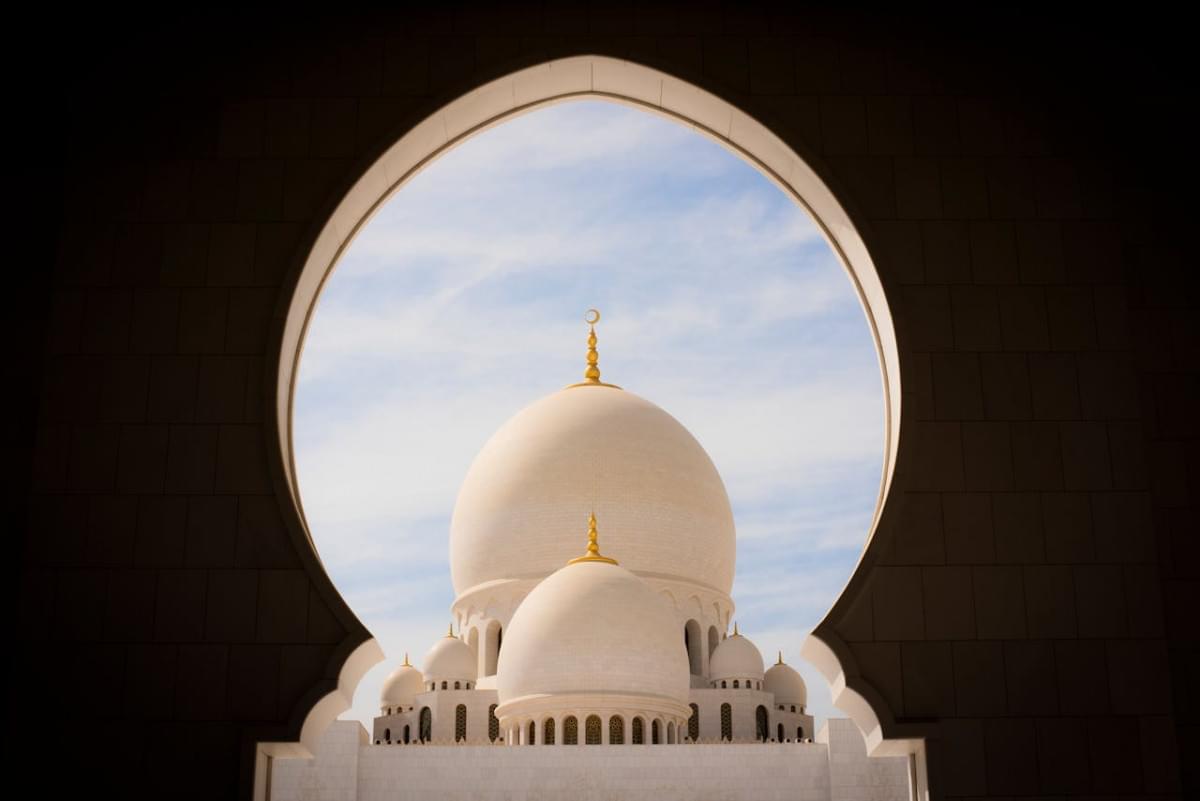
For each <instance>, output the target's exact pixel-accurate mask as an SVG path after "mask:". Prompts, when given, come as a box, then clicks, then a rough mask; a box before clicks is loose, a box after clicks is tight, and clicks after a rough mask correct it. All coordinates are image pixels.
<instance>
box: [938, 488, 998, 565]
mask: <svg viewBox="0 0 1200 801" xmlns="http://www.w3.org/2000/svg"><path fill="white" fill-rule="evenodd" d="M942 508H943V509H944V513H943V516H944V520H945V539H946V561H947V562H949V563H950V564H988V563H990V562H992V560H994V559H995V558H996V544H995V538H994V528H993V524H992V499H991V496H989V495H986V494H984V493H947V494H946V495H944V496H943V497H942Z"/></svg>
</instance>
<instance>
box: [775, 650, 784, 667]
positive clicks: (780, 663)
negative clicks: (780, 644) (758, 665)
mask: <svg viewBox="0 0 1200 801" xmlns="http://www.w3.org/2000/svg"><path fill="white" fill-rule="evenodd" d="M775 664H777V665H782V664H783V651H780V652H779V661H778V662H776V663H775Z"/></svg>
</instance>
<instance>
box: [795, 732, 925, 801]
mask: <svg viewBox="0 0 1200 801" xmlns="http://www.w3.org/2000/svg"><path fill="white" fill-rule="evenodd" d="M816 741H817V742H818V743H824V744H826V745H828V746H829V786H830V790H831V792H832V798H833V801H901V800H902V799H907V798H910V797H911V792H910V789H909V761H910V757H906V756H903V757H869V756H867V745H866V743H865V742H864V741H863V737H862V734H861V733H860V732H859V730H858V727H857V726H856V725H855V724H854V721H852V720H848V719H846V718H832V719H830V720H827V721H826V722H825V725H824V726H822V727H821V730H820V731H819V732H817V736H816Z"/></svg>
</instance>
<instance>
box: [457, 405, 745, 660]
mask: <svg viewBox="0 0 1200 801" xmlns="http://www.w3.org/2000/svg"><path fill="white" fill-rule="evenodd" d="M589 509H595V511H596V512H597V513H598V514H600V516H601V517H602V518H603V519H604V528H605V535H604V538H605V549H606V550H608V551H611V552H612V553H614V554H616V555H617V556H618V557H619V559H620V561H621V565H622V566H623V567H624V568H627V569H628V570H630V571H633V572H634V573H637V574H638V575H640V576H643V577H646V578H667V579H677V580H682V581H687V582H691V583H695V584H700V585H703V586H705V587H708V588H711V589H713V590H716V591H717V592H720V593H723V594H725V595H728V594H729V591H730V589H731V588H732V585H733V572H734V557H735V544H734V526H733V513H732V511H731V510H730V506H729V497H728V496H727V495H726V492H725V485H724V484H723V483H722V481H721V477H720V475H718V473H717V470H716V467H714V466H713V463H712V460H711V459H709V457H708V454H707V453H705V451H704V449H703V448H702V447H700V443H699V442H697V441H696V438H695V437H693V436H692V435H691V433H689V432H688V430H687V429H686V428H684V427H683V426H682V425H681V424H680V423H679V421H677V420H676V419H675V418H674V417H672V416H671V415H669V414H667V413H666V412H665V411H663V410H662V409H660V408H659V407H658V406H656V405H654V404H653V403H651V402H649V401H647V400H645V399H643V398H640V397H638V396H637V395H635V394H633V393H632V392H626V391H624V390H621V389H617V388H616V387H611V386H607V385H587V386H575V387H568V388H567V389H563V390H560V391H558V392H555V393H554V394H552V395H549V396H547V397H545V398H542V399H541V400H539V401H537V402H535V403H533V404H532V405H530V406H528V407H526V408H525V409H524V410H522V411H521V412H518V413H517V414H516V416H514V417H513V418H512V419H510V420H509V421H508V422H507V423H505V424H504V425H503V426H502V427H501V428H500V429H499V430H498V431H497V432H496V433H495V434H494V435H493V436H492V438H491V439H490V440H488V442H487V444H486V445H484V447H483V449H482V450H481V451H480V453H479V455H478V456H476V457H475V461H474V462H473V463H472V465H471V468H470V470H469V471H468V473H467V477H466V479H465V480H464V482H463V485H462V488H461V490H460V491H459V494H458V500H457V502H456V504H455V507H454V517H453V520H452V522H451V524H450V571H451V576H452V578H453V580H454V590H455V592H456V593H457V594H458V595H460V596H461V595H462V594H463V593H465V592H467V591H468V590H470V589H471V588H473V587H477V586H479V585H481V584H483V583H484V582H489V581H495V580H502V579H527V578H535V579H536V578H542V577H545V576H548V575H550V574H551V573H553V572H554V571H555V570H557V569H559V568H560V567H561V566H562V565H563V564H564V563H565V562H566V561H567V560H568V559H569V558H570V557H572V556H574V555H575V554H576V553H577V552H578V548H579V543H578V539H577V534H576V532H577V531H578V525H579V514H580V512H581V511H582V512H584V513H586V512H587V511H588V510H589ZM676 639H677V638H676ZM508 643H509V641H508V633H507V632H506V633H505V648H507V647H508Z"/></svg>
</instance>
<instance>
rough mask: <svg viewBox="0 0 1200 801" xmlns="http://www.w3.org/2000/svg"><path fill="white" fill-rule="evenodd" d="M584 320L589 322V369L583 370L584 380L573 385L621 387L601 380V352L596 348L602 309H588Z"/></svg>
mask: <svg viewBox="0 0 1200 801" xmlns="http://www.w3.org/2000/svg"><path fill="white" fill-rule="evenodd" d="M583 321H584V322H585V323H587V324H588V338H587V344H588V350H587V369H586V370H584V371H583V381H580V382H579V383H578V384H571V386H573V387H612V388H613V389H620V387H618V386H617V385H616V384H606V383H604V382H603V381H601V380H600V352H599V351H598V350H596V323H598V322H600V310H599V309H588V310H587V314H585V315H583Z"/></svg>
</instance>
